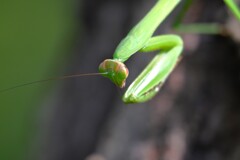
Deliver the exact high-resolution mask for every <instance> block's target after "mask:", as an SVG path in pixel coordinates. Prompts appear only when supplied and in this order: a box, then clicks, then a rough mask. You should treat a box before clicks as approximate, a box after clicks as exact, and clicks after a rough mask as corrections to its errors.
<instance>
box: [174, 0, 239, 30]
mask: <svg viewBox="0 0 240 160" xmlns="http://www.w3.org/2000/svg"><path fill="white" fill-rule="evenodd" d="M223 1H224V2H225V3H226V5H227V6H228V8H229V9H230V11H231V12H232V13H233V14H234V15H235V17H236V18H237V19H238V20H239V21H240V10H239V9H238V7H237V4H236V3H235V2H234V1H233V0H223ZM192 3H193V0H185V2H184V4H183V9H182V10H181V11H180V13H179V14H178V15H177V17H176V19H175V22H174V24H173V28H174V30H176V31H178V32H181V33H197V34H222V33H223V31H224V27H223V26H222V25H221V24H217V23H193V24H183V23H182V21H183V19H184V17H185V15H186V13H187V11H188V10H189V8H190V6H191V5H192Z"/></svg>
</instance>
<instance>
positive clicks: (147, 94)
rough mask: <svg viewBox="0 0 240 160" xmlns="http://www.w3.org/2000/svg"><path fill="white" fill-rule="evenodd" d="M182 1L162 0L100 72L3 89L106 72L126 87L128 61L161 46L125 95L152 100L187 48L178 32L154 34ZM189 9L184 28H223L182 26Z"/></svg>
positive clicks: (230, 2) (236, 13)
mask: <svg viewBox="0 0 240 160" xmlns="http://www.w3.org/2000/svg"><path fill="white" fill-rule="evenodd" d="M180 2H181V0H158V2H157V3H156V4H155V6H154V7H153V8H152V9H151V10H150V11H149V12H148V13H147V15H146V16H145V17H144V18H143V19H142V20H141V21H140V22H139V23H138V24H137V25H136V26H135V27H133V29H132V30H131V31H130V32H129V33H128V34H127V36H126V37H125V38H124V39H123V40H122V41H121V42H120V44H119V45H118V46H117V48H116V50H115V52H114V54H113V59H106V60H104V61H103V62H102V63H101V64H100V65H99V73H89V74H76V75H67V76H62V77H57V78H49V79H44V80H38V81H33V82H30V83H25V84H21V85H17V86H13V87H11V88H7V89H3V90H0V93H1V92H5V91H8V90H12V89H15V88H19V87H22V86H26V85H30V84H35V83H39V82H45V81H49V80H57V79H66V78H73V77H80V76H95V75H102V76H105V77H107V78H109V79H110V80H111V81H112V82H113V83H114V84H116V85H117V86H118V87H120V88H123V87H124V86H125V83H126V79H127V77H128V74H129V71H128V69H127V67H126V65H125V64H124V62H125V61H126V60H128V59H129V58H130V57H131V56H132V55H133V54H135V53H137V52H144V53H146V52H152V51H158V50H160V51H159V52H158V54H157V55H156V56H155V57H154V59H153V60H152V61H151V62H150V63H149V64H148V65H147V67H146V68H145V69H144V70H143V71H142V73H141V74H140V75H139V76H138V77H137V78H136V79H135V80H134V81H133V82H132V84H131V85H130V86H129V88H128V89H127V91H126V92H125V94H124V95H123V98H122V100H123V101H124V102H125V103H141V102H146V101H148V100H150V99H151V98H153V97H154V96H155V95H156V94H157V93H158V91H159V90H160V87H161V86H162V84H163V83H164V82H165V81H166V79H167V78H168V76H169V74H170V73H171V72H172V71H173V69H174V67H175V66H176V65H177V63H178V61H179V58H180V57H181V53H182V51H183V41H182V39H181V37H179V36H178V35H160V36H153V34H154V32H155V30H156V29H157V28H158V26H159V25H160V24H161V23H162V21H163V20H164V19H166V17H167V16H168V15H169V14H170V13H171V12H172V11H173V10H174V8H175V7H176V6H177V5H178V4H179V3H180ZM224 2H225V3H226V5H227V6H228V7H229V8H230V11H231V12H232V13H233V14H234V16H235V17H236V18H237V20H239V21H240V11H239V9H238V7H237V5H236V4H235V2H234V1H233V0H224ZM190 4H191V0H186V3H185V8H187V7H189V6H190ZM185 11H186V9H185V10H183V12H181V13H180V16H179V17H178V18H177V21H178V22H177V23H176V24H175V27H178V29H179V30H180V31H181V29H182V28H183V27H188V30H189V31H192V32H199V33H218V32H219V28H218V26H216V25H214V24H213V25H206V24H200V25H190V27H189V26H184V25H182V26H179V24H180V21H181V19H182V18H183V15H184V12H185ZM206 31H207V32H206Z"/></svg>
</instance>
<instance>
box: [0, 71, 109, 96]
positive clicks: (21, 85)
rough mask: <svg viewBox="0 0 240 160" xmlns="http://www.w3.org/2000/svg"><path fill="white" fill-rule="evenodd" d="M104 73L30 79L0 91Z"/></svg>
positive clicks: (96, 74)
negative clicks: (30, 80)
mask: <svg viewBox="0 0 240 160" xmlns="http://www.w3.org/2000/svg"><path fill="white" fill-rule="evenodd" d="M105 74H106V73H85V74H74V75H65V76H61V77H52V78H48V79H42V80H37V81H32V82H28V83H23V84H20V85H16V86H12V87H9V88H5V89H2V90H0V93H3V92H7V91H10V90H14V89H16V88H21V87H24V86H28V85H33V84H37V83H42V82H47V81H54V80H62V79H68V78H77V77H86V76H99V75H101V76H102V75H105Z"/></svg>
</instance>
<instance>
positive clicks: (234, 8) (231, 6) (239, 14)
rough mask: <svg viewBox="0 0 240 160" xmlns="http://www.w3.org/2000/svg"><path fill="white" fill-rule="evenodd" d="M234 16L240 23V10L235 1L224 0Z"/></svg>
mask: <svg viewBox="0 0 240 160" xmlns="http://www.w3.org/2000/svg"><path fill="white" fill-rule="evenodd" d="M224 2H225V3H226V5H227V6H228V8H229V9H230V11H231V12H232V13H233V15H234V16H235V17H236V18H237V19H238V20H239V21H240V10H239V8H238V6H237V4H236V3H235V2H234V1H233V0H224Z"/></svg>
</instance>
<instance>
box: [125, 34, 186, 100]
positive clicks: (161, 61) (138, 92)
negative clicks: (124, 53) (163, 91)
mask: <svg viewBox="0 0 240 160" xmlns="http://www.w3.org/2000/svg"><path fill="white" fill-rule="evenodd" d="M182 49H183V42H182V40H181V38H180V37H178V36H175V35H163V36H157V37H153V38H151V39H150V40H149V41H148V42H147V44H146V45H145V46H144V47H143V48H142V50H141V51H142V52H150V51H156V50H161V51H160V52H159V53H158V54H157V55H156V56H155V57H154V59H153V60H152V61H151V62H150V63H149V64H148V65H147V67H146V68H145V69H144V70H143V71H142V73H141V74H140V75H139V76H138V77H137V78H136V79H135V81H134V82H133V83H132V84H131V85H130V86H129V88H128V89H127V91H126V93H125V94H124V96H123V101H124V102H125V103H139V102H145V101H147V100H149V99H151V98H152V97H153V96H154V95H155V94H156V93H157V92H158V91H159V89H160V86H161V85H162V84H163V83H164V82H165V80H166V79H167V77H168V76H169V74H170V73H171V72H172V70H173V69H174V67H175V65H176V64H177V62H178V59H179V56H180V54H181V52H182Z"/></svg>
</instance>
